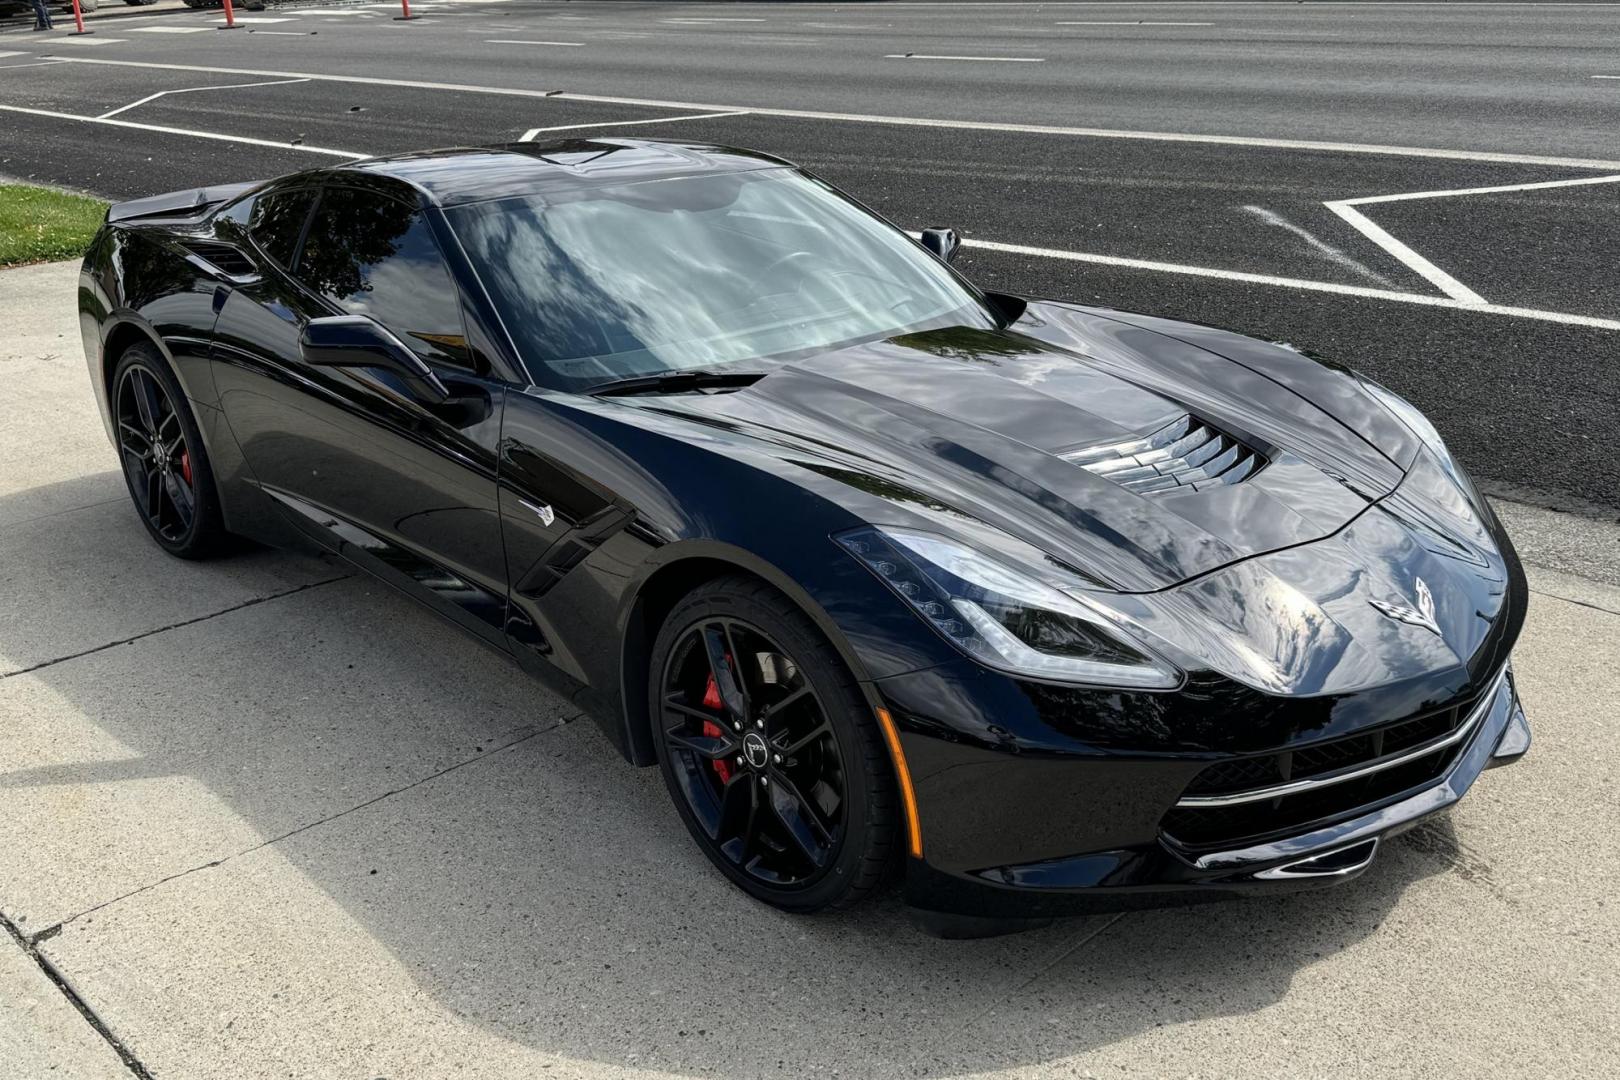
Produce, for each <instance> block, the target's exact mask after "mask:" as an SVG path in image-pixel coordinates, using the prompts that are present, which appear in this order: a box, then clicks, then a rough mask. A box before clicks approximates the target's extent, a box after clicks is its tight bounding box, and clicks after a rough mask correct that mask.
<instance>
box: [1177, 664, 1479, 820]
mask: <svg viewBox="0 0 1620 1080" xmlns="http://www.w3.org/2000/svg"><path fill="white" fill-rule="evenodd" d="M1507 674H1508V673H1507V668H1506V667H1505V666H1504V667H1503V668H1502V670H1501V671H1500V672H1498V673H1497V675H1496V678H1495V679H1493V680H1491V686H1490V689H1489V690H1487V691H1485V693H1483V694H1481V695H1480V698H1479V703H1478V704H1476V705H1475V706H1474V711H1473V712H1471V713H1469V714H1468V716H1467V717H1466V718H1465V719H1464V720H1463V722H1462V723H1461V724H1458V725H1457V727H1456V729H1455V730H1453V731H1451V732H1450V733H1448V734H1446V735H1442V736H1441V737H1440V738H1438V739H1434V740H1432V741H1430V742H1426V743H1424V744H1423V745H1421V746H1414V747H1412V748H1411V749H1410V750H1403V751H1401V752H1400V753H1398V754H1395V755H1393V756H1392V757H1384V758H1379V759H1377V760H1376V761H1371V762H1368V763H1367V764H1365V765H1359V766H1357V767H1355V768H1353V769H1349V770H1347V771H1345V772H1338V773H1324V774H1323V775H1321V776H1311V777H1307V778H1305V779H1303V780H1292V781H1289V782H1288V783H1286V784H1273V785H1272V786H1271V787H1263V788H1251V789H1250V790H1248V791H1234V792H1230V793H1229V794H1226V795H1189V796H1187V797H1186V798H1183V799H1178V800H1177V801H1176V807H1177V808H1178V809H1203V808H1207V807H1211V806H1236V805H1238V804H1240V803H1251V802H1262V801H1264V800H1266V799H1276V798H1280V797H1281V796H1283V795H1294V794H1297V793H1298V792H1301V791H1309V790H1311V789H1312V788H1319V787H1327V786H1328V785H1330V784H1342V783H1344V782H1345V781H1346V780H1354V779H1356V778H1357V777H1361V776H1369V775H1371V774H1372V773H1376V772H1383V771H1384V770H1385V769H1393V768H1395V766H1397V765H1405V764H1406V763H1407V762H1409V761H1416V760H1417V759H1418V758H1420V757H1426V756H1428V755H1429V754H1432V753H1434V752H1435V751H1436V750H1444V749H1445V748H1446V747H1448V746H1455V745H1456V744H1457V743H1460V742H1462V741H1463V740H1464V739H1466V738H1468V737H1469V735H1471V734H1472V733H1473V731H1474V729H1475V728H1477V727H1478V726H1479V722H1480V721H1481V720H1482V719H1483V718H1484V717H1485V714H1486V713H1488V712H1490V711H1491V705H1492V704H1494V703H1495V701H1496V698H1497V695H1498V694H1499V693H1501V690H1502V684H1503V683H1504V682H1506V681H1507Z"/></svg>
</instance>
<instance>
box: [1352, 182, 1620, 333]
mask: <svg viewBox="0 0 1620 1080" xmlns="http://www.w3.org/2000/svg"><path fill="white" fill-rule="evenodd" d="M1616 183H1620V176H1581V177H1575V178H1572V179H1568V180H1541V181H1536V182H1534V183H1529V184H1496V185H1493V186H1491V187H1477V188H1453V189H1450V190H1447V191H1407V192H1401V193H1399V194H1395V195H1364V196H1362V197H1360V198H1356V199H1336V200H1334V201H1332V202H1326V203H1323V204H1322V205H1323V206H1326V207H1327V208H1328V209H1329V210H1331V211H1333V212H1334V213H1335V214H1338V215H1339V216H1340V217H1341V218H1343V219H1344V220H1345V221H1347V222H1349V223H1350V226H1351V227H1352V228H1354V229H1355V230H1356V231H1358V232H1360V233H1361V234H1362V235H1364V236H1366V237H1367V239H1369V240H1371V241H1372V242H1373V243H1375V244H1377V245H1378V246H1379V247H1381V248H1383V249H1384V250H1385V251H1387V252H1389V253H1390V254H1391V255H1393V256H1394V257H1395V258H1396V259H1398V260H1400V261H1401V262H1402V263H1404V264H1406V266H1407V267H1409V268H1410V269H1411V270H1413V271H1415V272H1416V273H1418V274H1420V275H1422V276H1423V277H1424V278H1426V279H1427V280H1428V281H1430V282H1431V283H1433V284H1434V285H1435V287H1436V288H1438V289H1439V290H1440V291H1441V292H1443V293H1445V294H1446V295H1447V296H1449V297H1451V298H1452V299H1454V300H1456V301H1458V302H1460V303H1463V304H1470V305H1474V306H1480V305H1486V306H1488V305H1489V301H1487V300H1486V299H1485V298H1484V297H1482V296H1480V295H1479V294H1478V293H1476V292H1475V291H1474V290H1472V289H1470V288H1469V287H1468V286H1466V285H1464V284H1463V283H1462V282H1460V281H1458V280H1457V279H1456V278H1454V277H1452V276H1451V275H1450V274H1448V273H1446V272H1445V271H1444V270H1442V269H1440V268H1439V267H1438V266H1436V265H1434V263H1432V262H1430V261H1429V260H1428V259H1426V258H1424V257H1423V256H1422V255H1419V254H1418V253H1417V252H1416V251H1413V250H1412V249H1411V248H1410V247H1408V246H1407V245H1406V244H1404V243H1402V242H1401V241H1399V240H1397V239H1396V238H1395V237H1394V236H1392V235H1390V233H1389V232H1388V231H1386V230H1385V229H1384V228H1383V227H1382V226H1381V225H1379V224H1377V223H1376V222H1374V221H1373V220H1372V219H1370V218H1368V217H1367V216H1366V215H1365V214H1363V213H1362V212H1361V211H1359V210H1357V209H1356V207H1358V206H1366V205H1368V204H1370V203H1388V202H1406V201H1410V200H1412V199H1449V198H1455V197H1456V196H1459V195H1492V194H1496V193H1499V192H1504V191H1544V190H1547V189H1549V188H1566V187H1586V186H1590V185H1592V184H1616Z"/></svg>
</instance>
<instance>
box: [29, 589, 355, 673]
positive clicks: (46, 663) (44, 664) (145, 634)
mask: <svg viewBox="0 0 1620 1080" xmlns="http://www.w3.org/2000/svg"><path fill="white" fill-rule="evenodd" d="M348 578H349V575H348V574H339V575H337V576H336V577H329V578H322V579H321V580H320V581H311V582H307V583H305V584H303V585H298V586H296V587H294V588H291V589H283V590H282V591H281V592H276V593H269V594H268V595H265V596H255V597H253V598H252V599H250V600H244V601H242V602H241V603H240V604H235V605H233V606H231V607H228V608H223V609H222V610H219V611H211V612H209V613H208V614H207V615H198V616H197V617H196V618H194V619H181V620H180V621H179V622H175V623H170V624H169V625H167V626H159V627H157V628H156V629H154V630H143V631H142V632H141V633H139V634H136V635H134V636H133V637H127V638H123V639H121V640H119V641H109V642H107V644H105V645H97V646H96V647H95V648H93V649H84V650H82V651H80V652H76V653H70V654H69V655H67V656H58V657H57V658H56V659H54V660H41V661H40V662H39V663H37V664H30V665H29V666H28V667H25V668H18V669H17V670H16V671H6V672H0V679H9V678H12V677H13V676H16V675H27V674H28V673H29V672H31V671H38V670H40V669H41V668H48V667H52V666H54V665H56V664H65V663H67V662H68V661H69V660H77V659H79V658H80V657H84V656H92V655H94V654H95V653H98V652H105V651H106V650H108V649H116V648H118V646H120V645H128V644H130V643H131V642H135V641H140V640H141V639H142V638H149V637H151V636H152V635H154V634H161V633H164V632H165V631H168V630H178V629H180V628H181V627H182V626H192V625H194V624H196V623H200V622H207V621H208V620H209V619H217V618H219V617H220V616H221V615H229V614H230V613H231V612H233V611H241V610H242V609H243V608H250V607H253V606H254V605H255V604H263V603H267V602H269V601H271V600H280V599H281V598H282V597H284V596H293V595H296V594H297V593H301V592H305V591H306V590H309V589H317V588H319V587H321V586H322V585H331V584H332V583H333V582H337V581H347V580H348Z"/></svg>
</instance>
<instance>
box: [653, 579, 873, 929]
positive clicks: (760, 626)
mask: <svg viewBox="0 0 1620 1080" xmlns="http://www.w3.org/2000/svg"><path fill="white" fill-rule="evenodd" d="M651 675H652V678H651V679H650V680H649V682H650V683H651V685H652V700H651V702H650V703H649V704H650V707H651V715H652V717H653V724H654V729H655V730H654V743H655V745H656V747H657V752H658V760H659V766H660V769H661V770H662V772H663V775H664V780H665V783H666V784H667V785H668V787H669V791H670V795H671V796H672V798H673V799H674V801H675V806H676V809H677V810H678V811H679V812H680V815H681V818H682V820H683V821H685V822H686V826H687V828H688V829H689V830H690V831H691V833H692V836H693V837H694V838H695V839H696V840H697V842H698V846H699V847H701V848H702V849H703V851H704V853H705V854H706V855H708V857H709V859H710V860H711V861H712V862H713V863H714V864H715V866H717V867H719V869H720V870H721V872H722V873H724V874H725V875H726V876H727V877H728V878H730V879H731V880H732V881H733V882H734V883H736V884H737V885H739V886H740V887H741V888H743V889H744V890H745V891H746V892H748V893H750V894H751V895H753V896H755V897H757V898H758V899H760V900H764V901H765V902H767V903H769V904H773V905H775V906H777V907H780V908H784V909H786V910H789V911H802V912H810V911H819V910H821V909H824V908H832V907H844V906H847V905H849V904H852V903H854V902H856V901H858V900H860V899H861V898H863V897H864V896H866V895H867V894H868V893H870V892H872V890H873V889H875V888H876V887H877V886H878V885H879V884H880V883H881V882H882V880H883V878H884V877H885V874H886V872H887V871H888V870H889V868H890V867H891V866H892V864H893V861H894V856H895V853H896V852H897V850H898V847H897V824H898V815H897V806H896V799H895V794H894V781H893V775H892V772H891V770H890V767H889V764H888V758H887V752H886V750H885V749H884V744H883V741H882V736H881V734H880V733H879V732H878V730H877V725H876V723H875V721H874V720H873V718H872V715H871V709H870V707H869V706H868V704H867V702H866V701H865V699H864V698H863V697H862V695H861V694H860V692H859V690H858V689H857V687H856V684H855V680H854V679H853V678H852V677H851V676H850V673H849V670H848V669H847V667H846V666H845V665H844V663H843V661H842V660H841V659H840V657H839V656H838V654H837V652H836V651H834V649H833V648H832V646H831V645H830V644H829V643H828V642H827V640H826V638H825V637H824V636H823V635H822V634H821V633H820V631H819V630H818V629H817V628H816V626H815V624H814V623H812V622H811V621H810V620H809V619H808V618H807V617H806V616H805V615H804V613H803V612H801V611H800V610H799V609H798V608H797V607H796V606H795V605H794V604H793V603H792V602H791V601H790V600H788V598H787V597H785V596H783V595H782V594H781V593H779V592H777V591H776V590H775V589H772V588H770V587H769V586H767V585H765V584H764V583H763V582H758V581H754V580H751V579H748V578H722V579H720V580H717V581H713V582H709V583H707V584H705V585H703V586H701V587H699V588H698V589H697V590H695V591H694V592H692V593H691V594H690V595H688V596H687V597H686V598H685V599H684V600H683V601H681V603H680V604H678V605H677V606H676V608H675V610H674V611H673V612H672V613H671V614H670V616H669V618H668V619H667V620H665V623H664V626H663V629H662V630H661V631H660V633H659V635H658V639H657V642H656V643H655V645H654V648H653V657H652V671H651Z"/></svg>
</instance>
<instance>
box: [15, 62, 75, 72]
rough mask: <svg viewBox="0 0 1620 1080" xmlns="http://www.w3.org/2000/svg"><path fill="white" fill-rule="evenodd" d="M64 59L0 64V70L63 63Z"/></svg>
mask: <svg viewBox="0 0 1620 1080" xmlns="http://www.w3.org/2000/svg"><path fill="white" fill-rule="evenodd" d="M65 63H67V61H66V60H40V61H39V62H37V63H33V64H0V71H12V70H14V69H16V68H30V67H50V66H51V65H52V64H65Z"/></svg>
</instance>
